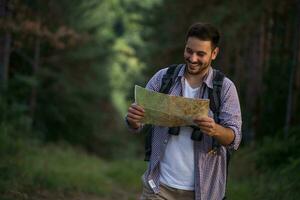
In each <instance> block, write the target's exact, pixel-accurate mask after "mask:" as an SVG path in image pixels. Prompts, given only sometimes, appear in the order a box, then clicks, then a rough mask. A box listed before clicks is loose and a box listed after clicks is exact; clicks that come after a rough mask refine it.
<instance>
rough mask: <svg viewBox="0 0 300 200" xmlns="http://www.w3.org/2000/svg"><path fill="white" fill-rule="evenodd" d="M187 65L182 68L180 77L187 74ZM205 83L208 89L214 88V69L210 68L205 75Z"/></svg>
mask: <svg viewBox="0 0 300 200" xmlns="http://www.w3.org/2000/svg"><path fill="white" fill-rule="evenodd" d="M185 67H186V65H185V64H184V65H183V67H181V69H180V71H179V73H178V77H180V78H181V77H183V75H184V72H185ZM203 82H204V83H205V84H206V86H207V87H209V88H213V69H212V67H209V70H208V73H207V74H206V75H205V77H204V80H203Z"/></svg>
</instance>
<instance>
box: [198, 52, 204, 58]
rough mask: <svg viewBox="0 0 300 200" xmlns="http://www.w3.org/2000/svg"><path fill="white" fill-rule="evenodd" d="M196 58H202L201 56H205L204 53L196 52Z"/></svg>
mask: <svg viewBox="0 0 300 200" xmlns="http://www.w3.org/2000/svg"><path fill="white" fill-rule="evenodd" d="M197 56H199V57H203V56H205V54H204V53H202V52H198V53H197Z"/></svg>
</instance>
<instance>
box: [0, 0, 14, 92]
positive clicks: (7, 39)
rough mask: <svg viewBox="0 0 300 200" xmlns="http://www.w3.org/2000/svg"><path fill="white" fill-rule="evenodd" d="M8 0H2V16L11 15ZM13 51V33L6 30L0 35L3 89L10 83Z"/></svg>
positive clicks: (0, 77) (0, 14) (0, 1)
mask: <svg viewBox="0 0 300 200" xmlns="http://www.w3.org/2000/svg"><path fill="white" fill-rule="evenodd" d="M7 5H8V0H0V17H1V18H6V17H8V15H9V12H8V10H7ZM10 52H11V33H10V32H9V31H8V30H6V31H4V33H1V35H0V82H1V86H2V89H6V87H7V83H8V71H9V62H10Z"/></svg>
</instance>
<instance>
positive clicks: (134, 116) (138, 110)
mask: <svg viewBox="0 0 300 200" xmlns="http://www.w3.org/2000/svg"><path fill="white" fill-rule="evenodd" d="M144 114H145V110H144V109H143V108H142V107H141V106H139V105H137V104H136V103H133V104H131V106H130V107H129V108H128V112H127V120H128V123H129V125H130V127H131V128H134V129H138V128H140V126H141V120H142V119H143V118H144Z"/></svg>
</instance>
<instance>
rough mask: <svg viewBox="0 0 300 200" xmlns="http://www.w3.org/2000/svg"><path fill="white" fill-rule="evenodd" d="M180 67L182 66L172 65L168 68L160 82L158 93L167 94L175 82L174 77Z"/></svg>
mask: <svg viewBox="0 0 300 200" xmlns="http://www.w3.org/2000/svg"><path fill="white" fill-rule="evenodd" d="M181 67H182V64H179V65H177V64H173V65H170V66H169V67H168V70H167V72H166V74H164V76H163V78H162V82H161V87H160V90H159V92H160V93H164V94H168V93H169V90H170V89H171V87H172V85H173V84H174V82H175V79H176V77H177V76H178V73H179V71H180V69H181Z"/></svg>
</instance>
